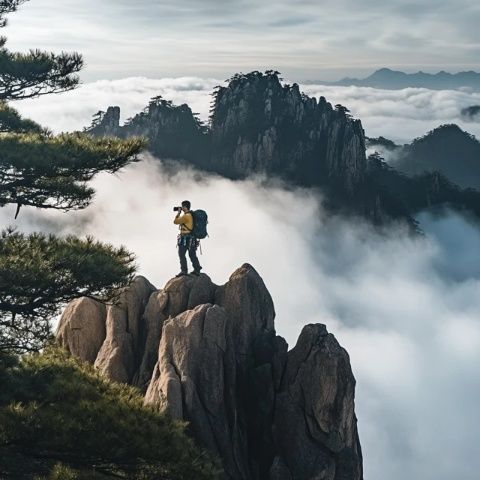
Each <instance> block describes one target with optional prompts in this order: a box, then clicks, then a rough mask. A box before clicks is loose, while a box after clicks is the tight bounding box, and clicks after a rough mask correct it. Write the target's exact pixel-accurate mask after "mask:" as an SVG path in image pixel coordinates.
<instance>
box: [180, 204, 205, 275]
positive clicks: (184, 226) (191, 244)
mask: <svg viewBox="0 0 480 480" xmlns="http://www.w3.org/2000/svg"><path fill="white" fill-rule="evenodd" d="M190 207H191V204H190V202H189V201H188V200H184V201H183V202H182V206H181V207H175V209H174V210H175V211H176V212H177V216H176V217H175V219H174V220H173V223H174V224H175V225H180V234H179V235H178V237H177V246H178V256H179V257H180V273H179V274H178V275H176V276H177V277H181V276H183V275H187V274H188V269H187V258H186V253H187V251H188V256H189V257H190V261H191V262H192V266H193V272H192V274H193V275H197V276H198V275H200V270H201V269H202V267H201V266H200V262H199V261H198V258H197V247H198V244H199V241H198V239H197V238H195V237H194V235H193V234H192V230H193V215H192V213H191V211H190ZM182 214H183V215H182Z"/></svg>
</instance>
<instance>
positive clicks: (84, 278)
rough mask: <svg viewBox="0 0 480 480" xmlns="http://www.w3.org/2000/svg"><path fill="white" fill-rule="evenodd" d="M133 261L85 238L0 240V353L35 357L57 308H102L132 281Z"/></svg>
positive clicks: (7, 236)
mask: <svg viewBox="0 0 480 480" xmlns="http://www.w3.org/2000/svg"><path fill="white" fill-rule="evenodd" d="M134 271H135V265H134V256H133V255H132V254H131V253H130V252H128V251H127V250H126V249H125V248H123V247H119V248H115V247H113V246H112V245H109V244H103V243H100V242H97V241H95V240H94V239H93V238H90V237H87V238H85V239H80V238H77V237H74V236H68V237H66V238H58V237H56V236H54V235H45V234H41V233H33V234H30V235H25V234H21V233H18V232H15V231H11V230H8V231H5V232H3V234H2V236H1V238H0V327H1V329H0V351H2V350H3V351H9V352H12V351H15V352H21V351H22V350H23V351H32V350H33V351H35V350H38V349H40V348H42V346H43V345H44V343H45V342H46V341H48V339H49V338H50V336H51V334H50V331H51V329H50V321H49V319H51V318H53V317H54V316H55V315H56V314H57V313H58V310H59V308H60V307H61V306H63V305H64V304H65V303H66V302H68V301H70V300H72V299H74V298H78V297H81V296H86V297H91V298H96V299H97V300H101V301H103V302H109V301H114V300H115V298H116V297H115V295H116V294H117V292H118V291H119V290H120V289H121V288H122V287H125V286H126V285H127V284H128V283H130V281H131V280H132V278H133V274H134Z"/></svg>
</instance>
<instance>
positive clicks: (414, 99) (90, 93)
mask: <svg viewBox="0 0 480 480" xmlns="http://www.w3.org/2000/svg"><path fill="white" fill-rule="evenodd" d="M222 83H223V80H219V79H214V78H207V79H202V78H198V77H182V78H163V79H149V78H140V77H138V78H125V79H121V80H113V81H110V80H101V81H98V82H93V83H87V84H84V85H82V86H81V87H80V88H79V89H77V90H75V91H72V92H67V93H63V94H59V95H56V96H51V95H50V96H47V97H43V98H38V99H35V100H24V101H21V102H16V103H15V106H16V108H18V109H19V111H20V112H21V113H22V114H24V115H25V116H27V117H31V118H32V119H33V120H36V121H38V122H40V123H41V124H43V125H46V126H48V127H50V128H52V129H54V130H55V131H57V132H58V131H69V130H75V129H82V128H83V127H85V126H87V125H88V124H89V123H90V121H91V117H92V115H93V114H94V113H96V112H97V111H98V110H105V109H106V108H107V107H108V106H110V105H118V106H120V107H121V110H122V121H123V120H125V119H127V118H128V117H131V116H132V115H134V114H136V113H139V112H140V111H141V110H143V108H144V107H145V106H146V105H147V103H148V100H149V99H150V98H151V97H153V96H155V95H163V96H164V97H165V98H166V99H168V100H172V101H173V102H174V103H175V104H178V105H180V104H182V103H187V104H188V105H189V106H190V107H191V108H192V110H193V111H194V112H197V113H199V114H200V117H201V118H202V119H204V120H206V119H207V118H208V111H209V105H210V102H211V94H212V91H213V88H214V87H215V86H216V85H220V84H222ZM301 89H302V91H304V92H305V93H307V94H308V95H310V96H316V97H319V96H320V95H323V96H325V97H326V98H327V100H328V101H329V102H330V103H332V104H333V105H335V104H337V103H341V104H343V105H345V106H346V107H347V108H349V109H350V110H351V112H352V114H353V115H354V116H355V117H356V118H360V119H361V120H362V124H363V127H364V129H365V132H366V135H368V136H370V137H378V136H380V135H383V136H384V137H387V138H390V139H392V140H394V141H396V142H399V143H407V142H410V141H411V140H412V139H413V138H415V137H418V136H421V135H424V134H425V133H427V132H428V131H429V130H431V129H433V128H435V127H438V126H439V125H441V124H444V123H457V124H458V125H459V126H460V127H461V128H463V129H465V130H467V131H468V132H469V133H472V134H474V135H476V136H477V138H480V122H477V123H472V122H468V123H467V122H465V121H464V120H463V119H462V118H461V114H460V112H461V110H462V108H465V107H468V106H471V105H480V93H471V92H464V91H456V90H441V91H438V90H427V89H423V88H407V89H404V90H379V89H374V88H367V87H332V86H325V85H302V86H301Z"/></svg>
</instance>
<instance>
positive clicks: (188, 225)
mask: <svg viewBox="0 0 480 480" xmlns="http://www.w3.org/2000/svg"><path fill="white" fill-rule="evenodd" d="M173 223H174V224H175V225H180V235H187V234H189V233H190V232H191V231H192V230H193V217H192V214H191V213H190V212H187V213H184V214H183V215H177V216H176V217H175V219H174V220H173Z"/></svg>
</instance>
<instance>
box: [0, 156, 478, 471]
mask: <svg viewBox="0 0 480 480" xmlns="http://www.w3.org/2000/svg"><path fill="white" fill-rule="evenodd" d="M262 180H264V179H262V178H256V179H250V180H246V181H241V182H232V181H230V180H226V179H223V178H220V177H217V176H212V175H205V174H202V173H199V172H196V171H194V170H192V169H183V170H181V171H179V172H176V173H175V172H174V173H171V172H170V173H169V171H167V170H166V169H165V168H164V167H163V166H162V164H161V163H160V162H159V161H158V160H156V159H154V158H152V157H150V156H146V159H145V160H144V161H143V162H141V163H138V164H134V165H131V166H130V167H128V168H127V169H125V170H124V171H123V172H121V173H120V174H118V175H115V176H113V175H101V176H100V177H98V178H97V179H96V181H95V182H94V186H95V188H96V189H97V192H98V193H97V196H96V199H95V202H94V204H93V205H92V206H90V207H88V208H87V209H85V210H84V211H81V212H75V213H69V214H63V213H59V212H56V213H55V212H46V213H45V212H40V211H38V210H34V209H28V208H26V209H24V210H22V212H21V215H20V218H19V220H18V222H16V224H17V226H18V228H19V229H20V230H22V231H32V230H38V229H40V230H43V231H52V232H55V233H59V234H67V233H74V234H78V235H86V234H91V235H94V236H95V237H97V238H98V239H100V240H102V241H108V242H111V243H113V244H115V245H120V244H123V245H125V246H126V247H127V248H129V249H130V250H131V251H133V252H135V253H136V255H137V264H138V273H139V274H141V275H144V276H146V277H147V278H148V279H149V280H150V281H151V282H152V283H153V284H154V285H156V286H157V287H158V288H161V287H163V285H164V284H165V283H166V281H168V279H170V278H171V277H172V276H173V275H175V274H176V273H177V272H178V271H179V264H178V257H177V252H176V247H175V240H176V235H177V229H176V226H175V225H173V217H174V213H173V211H172V207H173V206H175V205H178V204H179V203H180V202H181V201H182V200H185V199H189V200H190V201H191V202H192V208H193V209H195V208H202V209H205V210H206V211H207V212H208V214H209V226H208V227H209V234H210V236H209V238H207V239H205V240H203V241H202V252H203V254H202V255H199V258H200V262H201V264H202V266H203V267H204V272H205V273H207V274H208V275H209V276H210V277H211V278H212V280H213V281H214V282H215V283H217V284H223V283H224V282H226V281H227V280H228V277H229V275H230V274H231V273H232V272H233V271H234V270H235V269H236V268H237V267H239V266H241V265H242V264H243V263H244V262H248V263H251V264H252V265H253V266H254V267H255V268H256V269H257V271H258V272H259V274H260V275H261V276H262V278H263V279H264V281H265V284H266V286H267V288H268V289H269V291H270V293H271V295H272V297H273V300H274V303H275V309H276V313H277V316H276V329H277V333H278V334H279V335H282V336H284V337H285V338H286V339H287V341H288V343H289V346H290V348H291V347H293V346H294V345H295V342H296V339H297V337H298V335H299V333H300V331H301V329H302V327H303V326H304V325H306V324H308V323H317V322H320V323H325V324H326V325H327V328H328V329H329V331H330V332H332V333H334V334H335V336H336V337H337V339H338V341H339V342H340V343H341V345H342V346H343V347H344V348H346V349H347V351H348V352H349V354H350V358H351V363H352V368H353V371H354V374H355V377H356V380H357V390H356V413H357V417H358V420H359V423H358V426H359V433H360V441H361V444H362V449H363V454H364V467H365V478H367V479H369V480H384V479H386V478H388V479H389V480H404V479H405V478H411V479H422V480H423V479H427V478H435V479H436V480H447V479H448V480H450V479H451V478H461V479H462V480H474V479H476V478H477V477H478V470H479V468H480V455H479V453H480V452H479V447H478V441H477V440H478V431H477V430H478V424H479V421H480V414H479V412H478V405H477V403H478V398H479V394H480V377H479V375H478V372H477V370H478V368H477V366H478V362H479V361H480V318H479V315H478V312H479V311H480V267H479V265H480V262H479V260H480V258H479V252H478V245H479V244H480V230H479V228H478V227H477V226H475V224H473V223H469V221H468V219H466V218H463V217H461V216H459V215H456V214H454V213H448V214H447V215H444V216H441V217H437V216H434V215H433V214H430V213H428V212H424V213H422V214H421V215H420V216H419V221H420V224H421V226H422V227H423V229H424V230H425V231H426V233H427V235H426V236H424V237H422V236H418V237H411V236H409V235H408V234H407V232H406V230H405V229H404V227H402V226H401V225H397V226H394V227H392V228H391V229H390V230H388V231H383V232H382V231H375V230H373V229H372V228H371V227H370V226H369V225H367V224H366V223H364V222H362V221H358V222H352V221H350V220H349V221H346V220H345V219H343V218H341V217H329V216H327V215H326V214H325V212H324V211H323V209H322V198H321V196H318V195H314V194H312V192H311V191H308V190H305V189H294V190H292V189H285V188H284V187H283V186H282V184H281V183H278V184H276V185H270V186H265V182H263V181H262ZM13 215H14V208H13V207H8V208H3V209H1V210H0V219H1V221H2V223H3V225H8V224H13V225H14V224H15V222H14V221H13Z"/></svg>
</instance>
